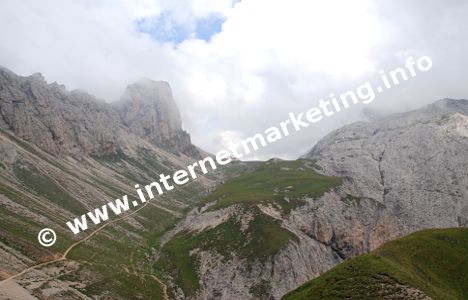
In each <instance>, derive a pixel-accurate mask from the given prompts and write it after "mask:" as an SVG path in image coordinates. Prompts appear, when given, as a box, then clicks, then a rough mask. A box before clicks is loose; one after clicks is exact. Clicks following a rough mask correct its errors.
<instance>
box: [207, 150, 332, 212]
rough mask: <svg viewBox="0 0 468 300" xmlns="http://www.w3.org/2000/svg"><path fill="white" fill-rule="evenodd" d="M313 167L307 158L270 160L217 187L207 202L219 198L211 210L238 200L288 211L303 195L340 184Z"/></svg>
mask: <svg viewBox="0 0 468 300" xmlns="http://www.w3.org/2000/svg"><path fill="white" fill-rule="evenodd" d="M314 168H315V165H314V162H313V161H311V160H306V159H299V160H294V161H276V160H269V161H267V162H265V163H262V164H260V165H259V166H258V168H257V169H256V170H255V171H254V172H251V173H247V174H242V175H241V176H238V177H236V178H233V179H231V180H230V181H228V182H226V184H224V185H222V186H220V187H218V188H217V189H216V190H215V191H214V192H213V193H212V194H210V195H209V196H208V197H207V198H206V201H205V202H211V201H216V203H215V204H214V205H213V206H212V207H210V209H211V210H214V209H219V208H223V207H227V206H230V205H232V204H238V203H240V204H243V205H256V204H259V203H274V204H276V205H278V206H280V207H281V208H282V209H283V210H284V211H285V212H287V211H289V210H290V209H291V208H293V207H295V206H298V205H300V204H302V203H303V201H302V198H303V197H318V196H321V195H322V194H323V193H325V192H326V191H328V190H330V189H331V188H332V187H335V186H338V185H340V184H341V179H340V178H338V177H328V176H324V175H321V174H319V173H317V172H316V171H315V170H314Z"/></svg>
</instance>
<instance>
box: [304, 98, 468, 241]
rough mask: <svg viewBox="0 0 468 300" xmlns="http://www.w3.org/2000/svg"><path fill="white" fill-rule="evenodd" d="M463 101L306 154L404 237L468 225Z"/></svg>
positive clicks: (356, 128) (362, 129)
mask: <svg viewBox="0 0 468 300" xmlns="http://www.w3.org/2000/svg"><path fill="white" fill-rule="evenodd" d="M467 150H468V101H467V100H450V99H444V100H441V101H438V102H436V103H434V104H432V105H429V106H427V107H425V108H422V109H420V110H416V111H412V112H407V113H403V114H398V115H394V116H391V117H389V118H386V119H384V120H381V121H378V122H372V123H363V122H359V123H355V124H351V125H349V126H345V127H343V128H341V129H338V130H336V131H334V132H332V133H331V134H329V135H328V136H326V137H325V138H324V139H322V140H321V141H320V142H319V143H318V144H317V145H316V146H315V147H314V148H313V149H312V150H311V151H310V153H308V154H307V155H306V157H308V158H313V159H316V160H317V164H318V165H320V166H321V167H322V168H323V169H324V172H325V173H326V174H335V175H339V176H344V177H350V178H352V182H353V187H352V190H351V189H349V191H348V192H349V193H350V194H352V195H353V196H356V197H361V198H370V199H373V200H375V201H378V202H379V203H380V204H381V205H383V206H384V211H385V212H388V213H389V214H390V215H393V216H395V217H396V219H397V220H398V222H399V223H400V225H401V227H402V228H404V231H405V233H407V232H412V231H415V230H418V229H421V228H430V227H454V226H467V225H468V219H467V216H468V191H467V186H468V152H467Z"/></svg>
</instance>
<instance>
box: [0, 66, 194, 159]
mask: <svg viewBox="0 0 468 300" xmlns="http://www.w3.org/2000/svg"><path fill="white" fill-rule="evenodd" d="M0 128H1V129H3V130H10V131H12V132H14V134H15V135H16V136H18V137H20V138H23V139H25V140H27V141H30V142H33V143H34V144H36V145H38V146H39V147H41V148H42V149H44V150H47V151H49V152H51V153H54V154H60V153H66V154H73V153H85V154H94V155H106V154H112V153H116V152H117V151H118V150H121V149H124V148H126V146H127V144H128V139H129V136H130V135H135V134H136V135H138V136H139V137H141V138H143V139H144V140H146V141H149V142H151V143H153V144H154V145H156V146H158V147H160V148H163V149H165V150H167V151H169V152H172V153H181V152H182V153H184V154H187V155H188V156H191V157H199V156H200V153H199V151H198V149H197V148H196V147H194V146H193V145H192V144H191V142H190V136H189V135H188V134H187V133H186V132H185V131H183V130H182V129H181V120H180V115H179V111H178V109H177V106H176V104H175V102H174V100H173V99H172V93H171V90H170V87H169V85H168V84H167V83H164V82H155V81H152V80H149V79H144V80H141V81H139V82H137V83H136V84H133V85H130V86H129V87H128V88H127V90H126V92H125V94H124V95H123V97H122V101H121V102H120V103H119V104H118V105H110V104H107V103H104V102H102V101H100V100H97V99H96V98H95V97H94V96H92V95H89V94H87V93H85V92H82V91H72V92H70V91H67V90H66V89H65V87H64V86H61V85H59V84H57V83H52V84H47V82H46V81H45V80H44V78H43V77H42V75H40V74H34V75H32V76H29V77H20V76H17V75H16V74H14V73H13V72H11V71H9V70H6V69H4V68H0Z"/></svg>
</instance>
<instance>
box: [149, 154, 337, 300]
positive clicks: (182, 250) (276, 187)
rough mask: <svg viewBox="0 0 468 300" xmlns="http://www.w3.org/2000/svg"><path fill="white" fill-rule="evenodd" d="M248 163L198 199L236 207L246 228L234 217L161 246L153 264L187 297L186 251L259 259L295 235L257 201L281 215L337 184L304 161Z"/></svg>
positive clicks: (190, 272) (190, 274) (189, 262)
mask: <svg viewBox="0 0 468 300" xmlns="http://www.w3.org/2000/svg"><path fill="white" fill-rule="evenodd" d="M254 164H257V165H258V166H256V168H255V169H254V171H252V172H247V173H244V174H242V175H240V176H238V177H235V178H233V179H231V180H229V181H228V182H226V183H225V184H223V185H221V186H219V187H218V188H217V189H216V190H215V191H214V192H213V193H212V194H210V195H209V196H208V197H207V198H206V199H205V201H203V203H205V204H206V203H209V202H213V201H214V204H213V205H212V206H211V207H210V208H209V209H210V210H215V209H220V208H224V207H228V206H230V205H235V204H237V205H241V206H242V207H243V212H242V213H249V214H252V215H253V219H252V221H251V222H250V223H249V227H248V229H247V230H245V231H242V230H241V229H240V224H239V223H238V221H236V218H235V217H231V219H229V220H228V221H226V222H225V223H223V224H220V225H218V226H217V227H215V228H212V229H208V230H205V231H203V232H201V233H198V234H194V233H190V232H181V233H179V234H177V235H176V236H175V237H174V238H173V239H172V240H171V241H169V242H168V243H167V244H166V245H165V246H164V247H163V249H162V257H161V259H160V260H159V261H158V264H157V268H158V269H159V270H160V271H162V272H165V273H170V274H171V275H172V276H173V277H174V278H175V279H176V283H177V284H178V285H179V286H180V287H181V288H182V289H183V290H184V292H185V293H186V294H187V295H191V294H193V293H194V292H195V291H196V290H197V289H198V287H199V284H198V280H199V279H198V276H197V273H196V270H197V260H196V256H195V255H190V254H189V253H190V251H191V250H193V249H196V248H199V249H203V250H215V251H216V252H217V253H219V254H221V255H223V256H224V257H225V258H229V257H231V256H232V255H237V256H238V257H240V258H244V259H246V260H247V262H249V263H251V262H253V261H255V260H265V259H267V258H268V257H271V256H273V255H274V254H276V253H278V252H279V251H280V250H281V249H282V248H283V247H284V246H286V245H287V244H288V243H289V242H290V241H291V240H293V241H294V240H296V239H297V237H296V236H295V235H294V234H293V233H291V232H290V231H288V230H286V229H284V228H282V227H281V225H280V222H279V221H278V220H276V219H274V218H272V217H270V216H267V215H265V214H263V213H262V212H261V211H260V210H259V209H258V207H257V205H258V204H271V205H273V206H275V208H276V209H278V210H279V211H281V212H282V213H283V214H287V213H288V212H289V211H290V209H291V208H293V207H295V206H298V205H300V204H302V203H303V202H304V201H303V200H302V198H303V197H304V196H309V197H317V196H320V195H322V194H323V193H324V192H325V191H327V190H329V189H330V188H332V187H335V186H337V185H339V184H340V183H341V180H340V179H339V178H335V177H327V176H323V175H320V174H318V173H316V172H315V171H314V169H313V162H312V161H310V160H297V161H278V162H276V161H268V162H265V163H260V164H258V163H254ZM285 198H287V199H288V200H285ZM203 203H202V204H203Z"/></svg>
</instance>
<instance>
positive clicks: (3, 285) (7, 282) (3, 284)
mask: <svg viewBox="0 0 468 300" xmlns="http://www.w3.org/2000/svg"><path fill="white" fill-rule="evenodd" d="M150 203H151V202H146V203H145V204H144V205H143V206H141V207H139V208H138V209H136V210H135V211H133V212H131V213H129V214H128V215H125V216H122V217H120V218H118V219H115V220H113V221H110V222H109V223H106V224H104V225H103V226H101V227H99V228H97V229H95V230H94V231H93V232H91V233H90V234H89V235H88V236H86V237H84V238H82V239H81V240H78V241H76V242H75V243H73V244H71V245H70V246H69V247H68V248H67V249H66V250H65V252H63V254H62V255H61V256H60V257H59V258H57V259H54V260H50V261H46V262H43V263H40V264H37V265H34V266H31V267H28V268H26V269H24V270H23V271H21V272H19V273H17V274H15V275H12V276H10V277H8V278H6V279H4V280H2V281H0V292H1V290H4V293H5V291H6V290H8V288H9V287H11V286H12V283H11V280H13V279H15V278H18V277H20V276H22V275H24V274H26V273H27V272H29V271H32V270H34V269H37V268H40V267H43V266H46V265H50V264H53V263H57V262H60V261H64V260H66V259H67V255H68V253H70V251H72V250H73V249H74V248H75V247H76V246H78V245H80V244H82V243H84V242H86V241H87V240H89V239H90V238H92V237H93V236H94V235H96V233H98V232H100V231H101V230H103V229H104V228H106V227H107V226H109V225H111V224H114V223H116V222H118V221H121V220H124V219H126V218H128V217H130V216H132V215H134V214H135V213H137V212H138V211H140V210H141V209H143V208H145V207H146V206H147V205H148V204H150ZM151 276H152V277H153V278H154V279H156V280H157V281H158V282H159V284H160V285H161V287H162V289H163V293H164V300H169V297H168V295H167V286H166V285H165V284H164V283H163V282H162V281H161V280H159V278H157V277H156V276H154V275H151ZM13 299H15V298H13ZM17 299H20V298H17ZM33 299H34V298H33Z"/></svg>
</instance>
